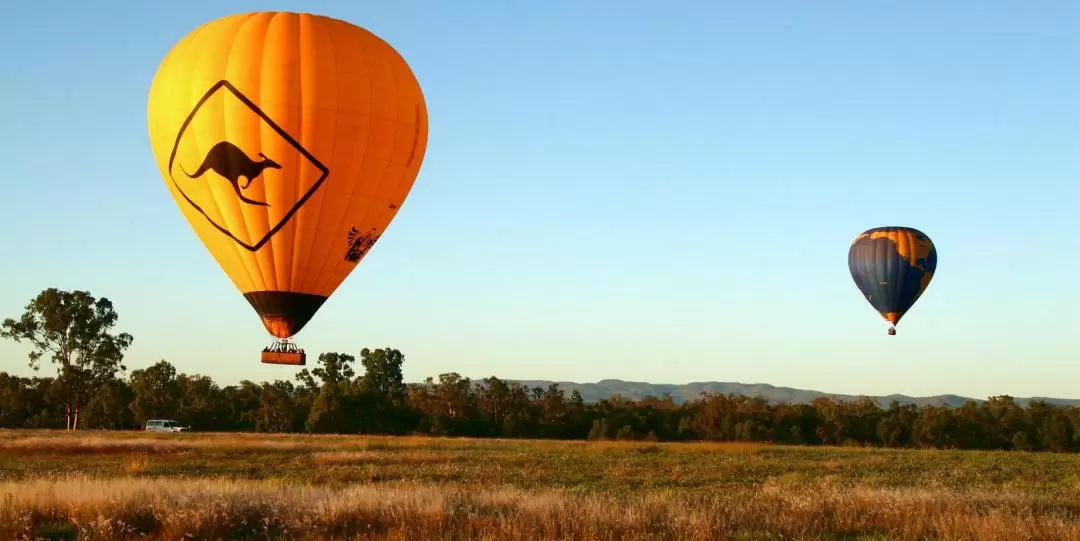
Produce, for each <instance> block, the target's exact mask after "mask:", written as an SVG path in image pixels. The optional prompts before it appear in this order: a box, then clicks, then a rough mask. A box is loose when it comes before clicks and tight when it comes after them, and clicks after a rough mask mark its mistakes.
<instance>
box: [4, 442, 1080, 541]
mask: <svg viewBox="0 0 1080 541" xmlns="http://www.w3.org/2000/svg"><path fill="white" fill-rule="evenodd" d="M136 536H140V538H147V537H148V538H150V539H185V538H187V539H237V538H242V539H449V538H454V539H462V538H467V539H626V538H637V539H641V538H647V539H732V538H735V539H926V538H932V539H1001V540H1006V539H1025V540H1033V539H1080V456H1077V455H1075V454H1056V453H1024V452H1016V451H1011V452H1005V451H935V450H893V449H865V448H839V447H795V446H778V445H770V444H751V443H655V442H588V441H557V440H542V441H538V440H505V439H485V440H478V439H464V438H429V437H385V436H384V437H380V436H330V435H269V434H222V433H219V434H197V433H190V434H152V433H138V432H122V431H115V432H113V431H86V432H83V433H72V432H64V431H44V430H38V431H30V430H0V539H35V538H44V539H117V538H126V537H131V538H134V537H136Z"/></svg>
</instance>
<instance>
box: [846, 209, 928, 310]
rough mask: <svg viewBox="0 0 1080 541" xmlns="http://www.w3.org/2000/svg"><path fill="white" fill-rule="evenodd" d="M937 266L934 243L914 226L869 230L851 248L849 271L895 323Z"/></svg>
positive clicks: (924, 286)
mask: <svg viewBox="0 0 1080 541" xmlns="http://www.w3.org/2000/svg"><path fill="white" fill-rule="evenodd" d="M936 269H937V249H936V248H935V247H934V243H933V242H931V241H930V237H928V236H926V234H925V233H923V232H922V231H919V230H918V229H914V228H911V227H897V226H891V227H877V228H874V229H868V230H866V231H864V232H863V233H862V234H861V235H859V236H858V237H856V238H855V241H854V242H853V243H852V244H851V248H850V249H849V250H848V270H850V271H851V278H852V279H853V280H855V285H856V286H857V287H858V288H859V291H862V293H863V296H865V297H866V300H867V301H869V302H870V305H871V306H873V307H874V309H875V310H877V311H878V312H879V313H880V314H881V316H882V317H883V318H885V320H887V321H888V322H890V323H892V324H893V325H894V326H895V325H896V324H897V323H899V322H900V319H901V318H903V317H904V314H905V313H907V311H908V310H910V309H911V307H912V305H914V304H915V301H917V300H919V297H920V296H922V294H923V292H924V291H926V287H927V286H928V285H930V280H931V279H932V278H933V276H934V271H935V270H936Z"/></svg>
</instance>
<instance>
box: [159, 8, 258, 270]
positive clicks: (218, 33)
mask: <svg viewBox="0 0 1080 541" xmlns="http://www.w3.org/2000/svg"><path fill="white" fill-rule="evenodd" d="M248 18H249V16H248ZM246 20H247V18H245V19H243V21H241V22H240V25H243V24H244V22H246ZM214 30H215V31H214V32H213V33H212V35H213V37H217V40H216V41H215V43H214V45H222V44H221V43H219V42H220V41H223V40H224V39H225V37H224V36H222V34H223V31H222V30H221V29H220V28H215V29H214ZM235 37H236V35H235V34H233V41H234V42H235ZM188 45H189V47H188V48H187V50H186V51H185V52H186V53H187V54H186V56H187V57H188V59H189V62H190V61H191V56H192V52H191V49H192V48H195V47H197V46H198V45H199V42H198V41H194V40H193V41H192V42H189V44H188ZM231 49H232V45H230V46H229V51H230V53H229V54H226V56H225V65H224V66H223V67H222V69H223V71H227V70H228V66H229V60H230V56H231ZM215 67H218V66H215ZM221 75H223V74H222V73H211V78H212V79H214V80H215V81H217V80H221V79H223V77H221ZM195 84H199V85H201V84H202V81H199V80H198V79H195V78H193V79H192V80H191V82H190V83H189V85H188V87H189V92H190V91H191V90H192V89H195V90H197V91H198V92H200V93H202V94H205V92H206V91H207V90H206V89H204V88H202V87H201V86H200V87H194V85H195ZM221 91H224V90H218V92H221ZM186 103H192V100H191V99H190V94H189V99H188V100H187V102H186ZM209 104H210V101H209V100H207V101H206V102H204V104H203V105H204V106H209V107H213V106H212V105H209ZM220 113H221V117H222V121H223V123H222V127H223V130H225V129H227V125H226V124H224V118H225V117H226V116H227V115H226V114H225V110H224V106H223V107H222V108H221V109H220ZM208 114H210V115H213V112H212V109H211V112H210V113H208ZM189 128H192V129H191V131H190V137H192V138H193V142H194V145H195V148H197V149H200V150H201V149H202V148H203V144H202V143H201V142H200V140H199V139H200V138H199V130H198V128H195V127H193V126H190V125H189ZM185 133H189V132H187V131H185ZM226 133H227V132H226ZM170 174H171V172H170ZM206 193H208V194H209V195H210V201H211V202H212V203H213V205H214V210H216V211H217V215H218V218H219V219H220V220H221V221H222V222H223V224H224V226H225V227H226V228H227V229H228V230H230V231H231V230H232V229H233V224H230V223H229V222H231V221H232V220H229V215H228V213H226V212H224V206H223V204H222V202H221V201H220V200H219V198H218V196H217V192H215V191H214V189H213V187H212V186H210V185H207V186H206ZM234 203H236V204H237V205H239V203H238V202H235V201H234ZM204 217H205V218H206V219H207V220H210V217H209V216H204ZM240 220H241V222H242V223H244V217H243V215H242V214H241V216H240ZM244 226H245V233H247V236H248V239H249V240H250V237H251V235H250V233H248V232H247V231H246V223H244ZM203 227H205V224H203ZM215 229H217V228H215ZM238 229H239V228H238ZM209 234H210V235H215V234H217V233H215V232H211V233H209ZM206 240H210V239H206ZM215 244H216V243H214V242H213V241H211V242H210V243H209V245H208V246H207V248H210V247H211V246H214V245H215ZM217 246H218V247H219V248H218V250H217V251H218V252H220V251H222V250H225V251H228V248H224V247H223V246H221V245H217ZM232 248H233V250H234V254H235V256H236V260H237V262H238V263H239V264H240V267H242V268H243V269H244V270H245V273H246V274H247V277H248V280H249V284H250V285H252V286H255V284H257V283H258V282H257V279H261V275H260V274H259V273H257V272H256V273H252V269H251V266H250V263H249V261H248V260H247V258H246V257H244V254H243V253H242V252H240V248H241V246H240V245H239V243H237V244H234V245H233V246H232ZM211 252H212V253H213V252H214V250H212V249H211ZM213 255H214V256H215V259H218V257H217V254H216V253H213ZM218 263H219V265H220V263H221V261H220V260H219V261H218ZM257 270H258V268H257V267H256V271H257ZM226 274H229V273H226ZM234 283H235V280H234Z"/></svg>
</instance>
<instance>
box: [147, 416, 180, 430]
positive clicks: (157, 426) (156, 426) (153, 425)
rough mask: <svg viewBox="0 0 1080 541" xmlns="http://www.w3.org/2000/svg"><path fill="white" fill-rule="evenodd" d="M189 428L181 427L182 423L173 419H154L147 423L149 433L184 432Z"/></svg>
mask: <svg viewBox="0 0 1080 541" xmlns="http://www.w3.org/2000/svg"><path fill="white" fill-rule="evenodd" d="M187 429H188V427H186V426H180V423H178V422H176V421H173V420H171V419H153V420H150V421H146V431H147V432H183V431H185V430H187Z"/></svg>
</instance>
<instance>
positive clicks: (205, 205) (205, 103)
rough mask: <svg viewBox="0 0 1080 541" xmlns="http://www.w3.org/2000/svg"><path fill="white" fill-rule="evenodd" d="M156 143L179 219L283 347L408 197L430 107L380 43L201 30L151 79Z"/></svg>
mask: <svg viewBox="0 0 1080 541" xmlns="http://www.w3.org/2000/svg"><path fill="white" fill-rule="evenodd" d="M147 123H148V125H149V131H150V143H151V146H152V148H153V154H154V157H155V159H156V161H157V164H158V168H159V169H160V172H161V175H162V177H163V179H164V181H165V186H166V187H167V188H168V190H169V193H170V194H172V197H173V199H174V200H175V201H176V204H177V206H178V207H179V208H180V212H181V213H182V214H183V216H184V218H185V219H186V220H187V222H188V223H189V224H190V226H191V228H192V229H194V230H195V234H196V235H198V237H199V238H200V239H201V240H202V242H203V243H204V244H205V245H206V248H207V250H209V251H210V254H211V255H212V256H213V257H214V259H215V260H216V261H217V263H218V264H219V265H220V266H221V268H222V269H223V270H224V271H225V273H226V274H227V275H228V277H229V278H230V279H231V280H232V282H233V283H234V284H235V285H236V287H237V288H238V289H239V290H240V292H241V293H242V294H243V296H244V298H246V299H247V301H248V302H249V303H250V304H251V306H252V308H254V309H255V313H256V314H258V316H259V317H260V318H261V320H262V323H263V326H265V327H266V330H267V332H269V333H270V335H272V336H273V337H274V338H275V341H274V344H273V345H272V346H271V347H268V348H266V349H264V351H263V354H262V362H264V363H270V364H296V365H303V364H305V362H306V356H305V355H304V353H303V350H301V349H299V348H298V347H297V346H296V345H295V344H294V343H292V341H291V340H290V339H291V337H293V336H294V335H295V334H296V333H298V332H299V331H300V330H301V329H303V328H304V325H306V324H307V323H308V321H310V320H311V318H312V316H314V315H315V313H316V312H317V311H318V310H319V308H320V307H321V306H322V305H323V303H324V302H326V299H327V298H328V297H329V296H330V295H331V294H332V293H333V292H334V290H336V289H337V288H338V286H339V285H341V283H342V281H343V280H344V279H345V278H346V277H347V276H348V275H349V273H351V272H352V271H353V269H355V268H356V266H357V264H358V263H359V262H360V261H361V260H362V259H363V258H364V257H365V256H366V255H367V254H368V252H369V251H370V250H371V248H372V246H373V245H374V244H375V243H376V242H377V241H378V240H379V237H380V236H381V235H382V234H383V232H384V231H385V230H386V227H387V225H388V224H389V223H390V221H391V220H393V218H394V216H395V214H397V211H398V210H399V209H400V208H401V205H402V203H403V202H404V200H405V198H406V197H407V196H408V194H409V191H410V189H411V188H412V186H413V182H414V181H415V179H416V176H417V174H418V172H419V170H420V164H421V162H422V161H423V159H424V152H425V150H426V147H427V136H428V126H427V108H426V104H425V102H424V97H423V94H422V92H421V89H420V85H419V83H418V82H417V80H416V78H415V76H414V75H413V73H412V71H411V69H410V68H409V66H408V64H407V63H406V62H405V60H404V59H403V58H402V57H401V55H399V54H398V53H397V51H395V50H394V49H393V48H392V47H391V46H390V45H389V44H387V43H386V42H385V41H383V40H382V39H380V38H379V37H377V36H375V35H374V34H372V33H371V32H369V31H367V30H365V29H362V28H360V27H358V26H355V25H353V24H350V23H348V22H344V21H341V20H337V19H333V18H330V17H325V16H321V15H314V14H309V13H291V12H255V13H241V14H234V15H229V16H226V17H222V18H220V19H217V20H214V21H211V22H209V23H206V24H203V25H202V26H199V27H198V28H196V29H194V30H193V31H192V32H191V33H190V34H188V35H187V36H185V37H184V38H183V39H181V40H180V41H179V42H177V43H176V44H175V45H174V46H173V48H172V49H171V50H170V51H169V52H168V54H167V55H166V56H165V58H164V59H163V60H162V62H161V64H160V66H159V67H158V70H157V73H156V74H155V75H154V79H153V82H152V83H151V86H150V92H149V99H148V103H147Z"/></svg>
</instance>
